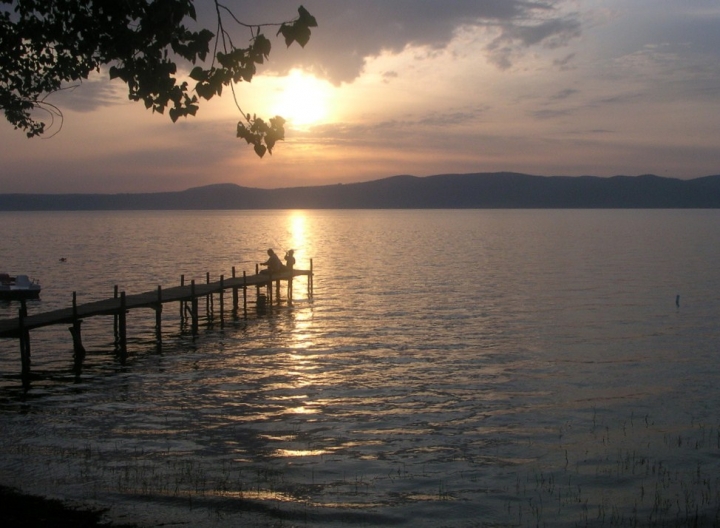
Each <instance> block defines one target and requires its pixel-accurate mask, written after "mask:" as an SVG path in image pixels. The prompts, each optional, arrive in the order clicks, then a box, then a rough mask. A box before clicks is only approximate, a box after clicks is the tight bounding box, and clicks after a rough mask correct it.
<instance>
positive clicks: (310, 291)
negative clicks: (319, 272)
mask: <svg viewBox="0 0 720 528" xmlns="http://www.w3.org/2000/svg"><path fill="white" fill-rule="evenodd" d="M313 276H314V273H313V259H310V275H308V297H310V298H312V296H313V289H314V285H313Z"/></svg>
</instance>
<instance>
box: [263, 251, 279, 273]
mask: <svg viewBox="0 0 720 528" xmlns="http://www.w3.org/2000/svg"><path fill="white" fill-rule="evenodd" d="M267 254H268V259H267V260H266V261H265V262H263V263H261V264H260V265H261V266H267V269H266V270H262V271H261V272H260V273H280V272H281V271H283V270H284V269H285V266H283V263H282V262H281V261H280V257H278V256H277V255H276V254H275V252H274V251H273V250H272V249H268V250H267Z"/></svg>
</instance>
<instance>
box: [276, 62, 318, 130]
mask: <svg viewBox="0 0 720 528" xmlns="http://www.w3.org/2000/svg"><path fill="white" fill-rule="evenodd" d="M280 81H281V82H280V86H279V87H278V91H277V97H276V100H275V101H274V103H273V104H272V113H273V114H277V115H280V116H282V117H284V118H285V119H286V120H287V121H288V122H289V123H291V124H292V125H294V126H298V127H303V126H308V125H314V124H317V123H319V122H322V121H325V120H326V119H328V117H329V115H330V99H331V96H332V86H331V85H330V83H328V82H327V81H321V80H319V79H317V78H316V77H315V76H313V75H309V74H307V73H304V72H302V71H300V70H293V71H291V72H290V74H289V75H288V76H286V77H284V78H282V79H280Z"/></svg>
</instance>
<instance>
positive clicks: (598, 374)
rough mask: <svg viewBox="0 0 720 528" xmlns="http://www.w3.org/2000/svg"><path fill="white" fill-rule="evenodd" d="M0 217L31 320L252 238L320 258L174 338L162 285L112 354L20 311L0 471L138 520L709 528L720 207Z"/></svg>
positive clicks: (135, 289) (5, 347) (134, 315)
mask: <svg viewBox="0 0 720 528" xmlns="http://www.w3.org/2000/svg"><path fill="white" fill-rule="evenodd" d="M0 221H2V225H3V233H4V234H3V242H2V246H1V247H2V253H1V258H0V267H2V268H3V269H2V270H0V271H8V272H10V273H23V272H25V273H28V274H29V275H30V276H31V277H36V278H38V279H40V280H41V282H42V284H43V293H42V296H41V300H40V301H37V302H30V303H29V306H28V309H29V311H30V312H31V313H35V312H39V311H44V310H49V309H54V308H64V307H67V306H69V305H70V302H71V299H72V292H73V291H76V292H77V295H78V300H79V302H86V301H91V300H97V299H101V298H104V297H108V296H112V292H113V287H114V286H115V285H118V286H119V288H120V290H124V291H126V292H127V293H128V294H130V293H139V292H142V291H147V290H153V289H156V288H157V286H158V285H162V286H163V287H169V286H174V285H177V284H178V283H179V280H180V275H181V274H184V275H185V278H186V280H191V279H195V280H197V281H199V282H204V281H205V279H206V273H210V275H211V278H212V279H213V280H217V279H218V278H219V276H220V274H224V275H225V276H229V275H230V273H231V269H232V267H233V266H235V267H236V269H237V270H238V273H241V271H242V270H246V271H248V272H254V269H255V263H256V262H260V261H262V260H264V259H265V250H266V249H267V248H268V247H274V248H275V249H276V250H277V251H278V253H280V254H282V253H281V251H283V250H287V249H290V248H294V249H296V257H297V260H298V262H297V265H296V267H297V268H307V267H308V266H309V260H310V259H313V266H314V270H315V281H314V296H313V298H308V295H307V290H306V288H305V282H304V279H298V280H296V284H295V301H296V302H295V304H294V306H293V307H287V306H281V307H280V308H279V309H275V310H273V311H272V312H270V313H269V314H267V315H266V316H263V317H259V318H258V317H255V316H252V317H251V318H250V320H249V321H247V322H245V321H243V320H242V319H241V318H233V317H232V315H231V314H230V313H226V318H225V321H224V324H223V325H221V324H220V322H219V321H218V320H217V317H216V318H215V320H214V321H213V324H211V325H209V326H208V325H205V324H204V321H201V322H202V323H203V326H202V327H201V331H200V334H199V335H198V336H197V337H195V338H193V336H192V335H191V334H190V332H189V330H188V329H187V328H185V327H182V326H181V325H180V321H179V319H180V317H179V308H177V307H175V306H173V305H167V306H166V309H165V310H164V313H163V348H162V350H159V351H158V350H157V348H156V346H155V341H154V322H155V321H154V312H152V311H151V310H148V311H142V310H140V311H133V312H131V313H130V314H129V316H128V328H129V345H128V347H129V358H128V360H127V362H126V363H125V364H122V363H121V362H120V361H119V359H118V358H117V356H116V354H115V350H114V337H113V321H112V318H95V319H89V320H86V321H85V322H84V323H83V339H84V345H85V347H86V348H87V350H88V354H87V358H86V360H85V363H84V366H83V370H82V372H81V373H80V374H76V373H74V372H73V360H72V340H71V337H70V334H69V332H68V331H67V328H66V327H65V326H61V327H57V328H49V329H40V330H36V331H33V332H32V354H33V355H32V361H33V372H34V374H35V376H34V378H33V380H32V382H31V386H30V389H29V390H28V391H24V390H23V387H22V384H21V382H20V380H19V377H18V374H19V371H20V358H19V347H18V344H17V342H16V341H14V340H0V374H1V376H0V430H1V431H2V434H1V435H0V484H4V485H10V486H17V487H19V488H21V489H22V490H24V491H26V492H29V493H34V494H41V495H45V496H49V497H56V498H62V499H63V500H66V501H79V502H82V503H85V504H90V505H93V506H98V507H102V508H109V511H108V519H110V520H113V521H115V522H135V523H138V524H140V525H143V526H158V525H161V524H162V525H173V524H182V525H187V526H208V527H214V526H322V527H336V526H340V527H342V526H408V527H410V526H412V527H415V526H428V527H441V526H453V527H454V526H458V527H471V526H474V527H476V526H552V527H554V526H650V525H652V526H718V525H720V414H719V413H718V409H720V384H719V383H718V380H719V379H720V376H719V375H720V358H719V354H718V352H719V343H720V330H719V329H720V325H718V316H720V266H718V263H719V262H720V244H718V243H717V241H718V240H720V211H710V210H688V211H680V210H672V211H660V210H650V211H639V210H612V211H610V210H607V211H606V210H599V211H595V210H592V211H589V210H582V211H581V210H569V211H565V210H563V211H559V210H549V211H538V210H512V211H511V210H492V211H485V210H480V211H477V210H472V211H444V210H432V211H253V212H247V211H220V212H207V211H199V212H38V213H0ZM60 258H65V259H66V261H65V262H61V261H60V260H59V259H60ZM676 295H680V300H679V301H680V302H679V306H676ZM216 302H217V299H216ZM228 303H229V300H228ZM201 306H203V304H202V303H201ZM229 308H230V306H229V304H228V312H229ZM17 310H18V305H17V303H4V304H0V317H14V316H16V314H17ZM216 316H217V307H216Z"/></svg>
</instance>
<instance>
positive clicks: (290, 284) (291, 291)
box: [287, 271, 293, 306]
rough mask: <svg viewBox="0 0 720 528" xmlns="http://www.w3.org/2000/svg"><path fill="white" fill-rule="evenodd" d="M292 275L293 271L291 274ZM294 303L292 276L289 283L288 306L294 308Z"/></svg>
mask: <svg viewBox="0 0 720 528" xmlns="http://www.w3.org/2000/svg"><path fill="white" fill-rule="evenodd" d="M290 273H292V271H291V272H290ZM292 301H293V276H292V275H290V278H289V279H288V283H287V303H288V306H292Z"/></svg>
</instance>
